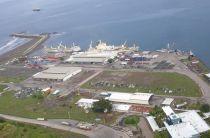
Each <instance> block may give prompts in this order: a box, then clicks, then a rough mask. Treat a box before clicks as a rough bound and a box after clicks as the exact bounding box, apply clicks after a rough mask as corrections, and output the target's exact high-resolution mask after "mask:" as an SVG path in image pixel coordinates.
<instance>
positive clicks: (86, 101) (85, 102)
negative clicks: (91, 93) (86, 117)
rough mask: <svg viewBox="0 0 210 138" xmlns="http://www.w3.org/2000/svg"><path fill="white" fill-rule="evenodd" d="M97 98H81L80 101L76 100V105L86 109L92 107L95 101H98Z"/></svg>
mask: <svg viewBox="0 0 210 138" xmlns="http://www.w3.org/2000/svg"><path fill="white" fill-rule="evenodd" d="M98 101H99V100H97V99H85V98H81V99H80V100H79V101H77V102H76V105H77V106H79V107H83V108H84V109H87V108H91V107H92V106H93V103H94V102H98Z"/></svg>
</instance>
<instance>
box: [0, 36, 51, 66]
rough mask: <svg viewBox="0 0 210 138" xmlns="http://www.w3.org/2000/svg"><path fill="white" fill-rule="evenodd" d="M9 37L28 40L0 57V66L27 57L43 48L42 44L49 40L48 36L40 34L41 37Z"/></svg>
mask: <svg viewBox="0 0 210 138" xmlns="http://www.w3.org/2000/svg"><path fill="white" fill-rule="evenodd" d="M10 36H12V37H18V38H27V39H30V40H29V41H28V42H26V43H24V44H22V45H19V46H17V47H16V48H14V49H12V50H10V51H8V52H6V53H3V54H2V55H0V63H1V64H2V63H6V62H8V61H9V60H12V59H14V58H18V57H23V56H27V55H28V54H30V53H32V52H34V50H37V49H40V48H42V47H43V45H42V44H43V43H44V42H45V41H47V40H48V39H49V37H50V34H41V35H26V34H12V35H10Z"/></svg>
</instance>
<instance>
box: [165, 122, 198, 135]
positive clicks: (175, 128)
mask: <svg viewBox="0 0 210 138" xmlns="http://www.w3.org/2000/svg"><path fill="white" fill-rule="evenodd" d="M164 124H165V126H166V129H167V130H168V132H169V134H170V135H171V137H172V138H198V137H199V132H197V131H196V129H195V128H194V127H193V126H192V125H191V124H190V123H187V122H183V123H180V124H176V125H170V126H169V125H168V124H167V123H166V122H164Z"/></svg>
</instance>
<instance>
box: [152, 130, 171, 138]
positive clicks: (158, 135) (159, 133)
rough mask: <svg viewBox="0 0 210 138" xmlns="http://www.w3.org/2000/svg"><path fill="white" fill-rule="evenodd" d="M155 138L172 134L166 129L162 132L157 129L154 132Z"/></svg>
mask: <svg viewBox="0 0 210 138" xmlns="http://www.w3.org/2000/svg"><path fill="white" fill-rule="evenodd" d="M154 138H170V135H169V133H168V132H167V131H166V130H165V131H161V132H158V131H156V132H155V133H154Z"/></svg>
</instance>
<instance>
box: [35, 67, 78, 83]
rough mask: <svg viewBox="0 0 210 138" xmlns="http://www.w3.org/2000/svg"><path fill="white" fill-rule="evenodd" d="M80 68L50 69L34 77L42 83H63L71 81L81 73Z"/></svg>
mask: <svg viewBox="0 0 210 138" xmlns="http://www.w3.org/2000/svg"><path fill="white" fill-rule="evenodd" d="M81 71H82V68H80V67H50V68H49V69H47V70H44V71H42V72H39V73H36V74H35V75H33V79H34V80H40V81H59V82H63V81H66V80H68V79H70V78H71V77H72V76H74V75H76V74H78V73H80V72H81Z"/></svg>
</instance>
